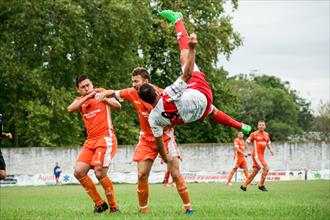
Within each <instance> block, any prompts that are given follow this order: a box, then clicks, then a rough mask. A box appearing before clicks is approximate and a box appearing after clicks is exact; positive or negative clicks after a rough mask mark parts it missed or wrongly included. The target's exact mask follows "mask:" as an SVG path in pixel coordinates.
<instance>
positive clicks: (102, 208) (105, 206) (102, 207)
mask: <svg viewBox="0 0 330 220" xmlns="http://www.w3.org/2000/svg"><path fill="white" fill-rule="evenodd" d="M108 208H109V207H108V204H107V203H106V202H104V203H103V204H102V205H95V206H94V212H97V213H101V212H104V211H105V210H107V209H108Z"/></svg>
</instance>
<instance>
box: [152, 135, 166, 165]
mask: <svg viewBox="0 0 330 220" xmlns="http://www.w3.org/2000/svg"><path fill="white" fill-rule="evenodd" d="M155 139H156V145H157V150H158V153H159V155H160V157H161V158H162V160H163V161H164V163H167V162H168V160H167V155H166V150H165V144H164V141H163V136H160V137H156V138H155Z"/></svg>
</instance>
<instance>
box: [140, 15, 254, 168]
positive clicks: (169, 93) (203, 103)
mask: <svg viewBox="0 0 330 220" xmlns="http://www.w3.org/2000/svg"><path fill="white" fill-rule="evenodd" d="M160 15H161V16H163V17H165V18H166V19H168V20H169V21H171V22H172V23H174V24H175V29H176V33H177V37H178V43H179V46H180V62H181V65H183V66H184V67H183V74H182V75H181V76H180V77H179V78H178V79H177V80H176V81H175V82H174V83H173V84H172V85H170V86H168V87H167V88H165V90H164V92H163V93H162V94H160V93H159V92H157V91H156V90H155V88H154V87H153V86H152V85H150V84H144V85H142V86H141V87H140V89H139V96H140V97H141V99H142V100H144V101H145V102H147V103H150V104H151V105H152V106H153V107H154V108H153V110H152V111H151V113H150V116H149V124H150V126H151V128H152V132H153V134H154V136H155V137H156V143H157V148H158V151H159V153H160V155H161V157H162V159H163V160H164V162H165V163H166V162H167V161H168V160H167V157H166V152H165V148H164V142H163V140H162V135H163V129H164V128H166V127H171V126H174V125H177V124H183V123H191V122H194V121H198V120H202V119H204V118H205V117H206V116H210V117H211V118H212V119H213V120H214V121H215V122H217V123H220V124H224V125H228V126H231V127H234V128H236V129H241V130H242V131H243V132H244V133H249V132H250V130H251V127H250V126H248V125H245V124H243V123H240V122H237V121H236V120H234V119H232V118H230V117H229V116H228V115H226V114H225V113H223V112H221V111H220V110H218V109H217V108H216V107H215V106H213V105H212V102H213V96H212V90H211V88H210V86H209V84H208V83H207V81H206V78H205V75H204V73H202V72H200V71H199V69H198V67H197V66H196V65H195V47H196V45H197V37H196V35H194V34H192V35H191V36H190V38H189V43H188V33H187V30H186V29H185V27H184V25H183V21H182V14H181V13H178V12H173V11H170V10H165V11H162V12H161V13H160Z"/></svg>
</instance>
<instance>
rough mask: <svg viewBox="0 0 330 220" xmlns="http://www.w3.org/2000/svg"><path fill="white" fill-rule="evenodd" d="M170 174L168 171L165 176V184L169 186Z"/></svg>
mask: <svg viewBox="0 0 330 220" xmlns="http://www.w3.org/2000/svg"><path fill="white" fill-rule="evenodd" d="M170 174H171V173H170V172H169V171H166V173H165V176H164V184H168V180H169V179H170Z"/></svg>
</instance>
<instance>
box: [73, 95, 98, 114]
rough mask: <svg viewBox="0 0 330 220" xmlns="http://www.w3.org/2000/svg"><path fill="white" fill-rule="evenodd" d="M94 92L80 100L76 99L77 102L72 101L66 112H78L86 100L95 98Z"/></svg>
mask: <svg viewBox="0 0 330 220" xmlns="http://www.w3.org/2000/svg"><path fill="white" fill-rule="evenodd" d="M95 94H96V92H95V91H94V92H92V93H90V94H88V95H85V96H84V97H82V98H81V99H78V100H74V101H73V102H72V103H71V104H70V105H69V106H68V107H67V110H68V111H69V112H79V111H80V108H81V106H82V105H83V104H84V102H85V101H86V100H87V99H90V98H93V97H94V96H95Z"/></svg>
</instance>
